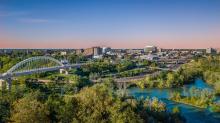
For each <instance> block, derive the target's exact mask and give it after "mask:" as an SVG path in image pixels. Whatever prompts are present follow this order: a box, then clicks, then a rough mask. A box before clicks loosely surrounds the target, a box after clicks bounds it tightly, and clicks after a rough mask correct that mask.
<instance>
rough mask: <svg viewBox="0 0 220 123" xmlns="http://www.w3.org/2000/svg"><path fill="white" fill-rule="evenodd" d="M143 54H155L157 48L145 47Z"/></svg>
mask: <svg viewBox="0 0 220 123" xmlns="http://www.w3.org/2000/svg"><path fill="white" fill-rule="evenodd" d="M144 52H145V53H156V52H157V47H156V46H146V47H145V48H144Z"/></svg>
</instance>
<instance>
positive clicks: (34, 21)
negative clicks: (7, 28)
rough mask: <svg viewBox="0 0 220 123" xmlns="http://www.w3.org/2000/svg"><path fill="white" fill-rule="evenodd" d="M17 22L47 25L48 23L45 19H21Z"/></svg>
mask: <svg viewBox="0 0 220 123" xmlns="http://www.w3.org/2000/svg"><path fill="white" fill-rule="evenodd" d="M18 21H19V22H22V23H48V22H50V21H49V20H47V19H42V18H21V19H18Z"/></svg>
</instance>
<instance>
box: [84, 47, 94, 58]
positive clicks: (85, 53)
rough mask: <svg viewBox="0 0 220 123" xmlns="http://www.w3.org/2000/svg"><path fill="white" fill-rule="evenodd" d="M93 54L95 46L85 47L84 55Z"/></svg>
mask: <svg viewBox="0 0 220 123" xmlns="http://www.w3.org/2000/svg"><path fill="white" fill-rule="evenodd" d="M93 54H94V51H93V48H87V49H84V51H83V55H85V56H93Z"/></svg>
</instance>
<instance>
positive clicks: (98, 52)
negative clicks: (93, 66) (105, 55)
mask: <svg viewBox="0 0 220 123" xmlns="http://www.w3.org/2000/svg"><path fill="white" fill-rule="evenodd" d="M98 55H102V48H101V47H93V56H98Z"/></svg>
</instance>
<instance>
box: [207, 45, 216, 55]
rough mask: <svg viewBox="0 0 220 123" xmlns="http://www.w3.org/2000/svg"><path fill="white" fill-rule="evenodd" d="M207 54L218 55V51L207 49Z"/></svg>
mask: <svg viewBox="0 0 220 123" xmlns="http://www.w3.org/2000/svg"><path fill="white" fill-rule="evenodd" d="M206 53H207V54H216V53H217V51H216V50H215V49H214V48H211V47H210V48H207V49H206Z"/></svg>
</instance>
